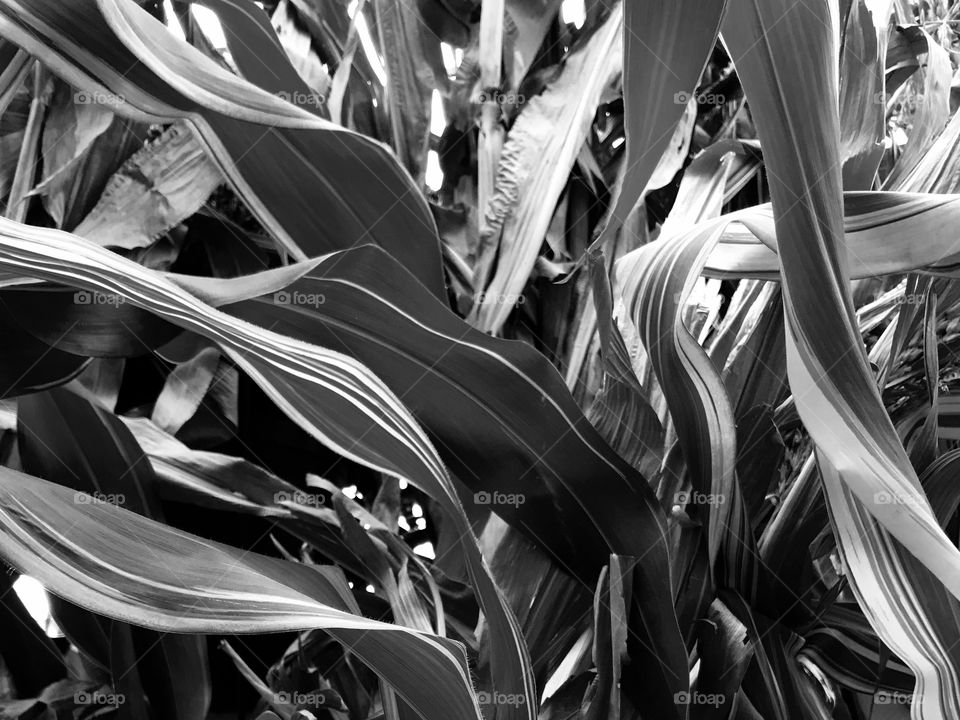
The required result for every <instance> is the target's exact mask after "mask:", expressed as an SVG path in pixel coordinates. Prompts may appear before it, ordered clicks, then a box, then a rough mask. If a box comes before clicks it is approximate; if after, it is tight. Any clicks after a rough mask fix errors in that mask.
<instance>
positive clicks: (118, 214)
mask: <svg viewBox="0 0 960 720" xmlns="http://www.w3.org/2000/svg"><path fill="white" fill-rule="evenodd" d="M221 182H223V176H222V175H221V174H220V170H219V169H218V168H217V166H216V164H214V162H213V161H212V160H211V159H210V157H209V156H208V155H207V154H206V152H205V151H204V149H203V146H202V145H201V144H200V143H199V142H198V141H197V140H196V138H195V137H194V135H193V133H192V132H191V131H190V128H189V127H185V126H182V125H172V126H170V128H168V129H167V130H166V131H164V133H163V135H161V136H160V137H159V138H157V139H156V140H154V141H153V142H151V143H150V145H148V146H147V147H145V148H143V149H142V150H140V151H139V152H138V153H137V154H136V155H134V156H133V157H131V158H130V159H129V160H127V162H126V163H124V165H123V167H121V168H120V169H119V170H118V171H117V172H116V173H114V175H113V176H112V177H111V178H110V181H109V182H108V183H107V186H106V188H105V190H104V193H103V195H102V196H101V197H100V201H99V202H98V203H97V205H96V206H95V207H94V208H93V210H91V211H90V213H89V214H88V215H87V216H86V217H85V218H84V219H83V221H82V222H81V223H80V224H79V225H78V226H77V227H76V228H75V229H74V230H73V232H74V233H76V234H77V235H80V236H82V237H85V238H88V239H90V240H92V241H94V242H95V243H97V244H98V245H103V246H104V247H117V248H125V249H132V248H139V247H146V246H148V245H150V244H151V243H152V242H153V241H154V240H156V239H157V238H158V237H160V235H162V234H163V233H165V232H167V231H168V230H170V229H171V228H173V227H175V226H176V225H177V224H178V223H180V222H181V221H183V220H185V219H186V218H187V217H189V216H190V215H192V214H193V213H194V212H196V211H197V210H198V209H199V208H200V206H201V205H203V203H204V202H206V200H207V198H208V197H209V196H210V193H212V192H213V191H214V189H216V187H217V186H218V185H219V184H220V183H221Z"/></svg>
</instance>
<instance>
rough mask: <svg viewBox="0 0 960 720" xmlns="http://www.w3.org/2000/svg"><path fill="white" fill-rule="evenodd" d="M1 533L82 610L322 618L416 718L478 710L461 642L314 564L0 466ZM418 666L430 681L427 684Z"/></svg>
mask: <svg viewBox="0 0 960 720" xmlns="http://www.w3.org/2000/svg"><path fill="white" fill-rule="evenodd" d="M65 527H69V528H71V531H70V534H69V536H67V535H64V534H63V532H62V528H65ZM0 533H2V535H3V537H4V542H3V543H2V544H0V554H2V555H3V557H4V559H6V560H7V561H8V562H11V563H13V564H14V565H16V566H17V567H19V568H21V569H23V570H24V571H25V572H27V573H29V574H30V575H31V576H33V577H36V578H37V579H38V580H40V582H42V583H43V584H44V585H45V587H47V588H48V589H50V590H51V591H52V592H54V593H56V594H58V595H61V596H63V597H66V598H69V599H70V600H71V601H73V602H76V603H77V604H78V605H81V606H83V607H86V608H88V609H90V610H96V611H97V612H100V613H104V614H106V615H108V616H110V617H113V618H115V619H118V620H123V621H125V622H131V623H136V624H140V625H143V626H145V627H150V628H152V629H154V630H158V631H160V632H174V633H182V632H193V633H225V634H233V633H259V632H271V631H272V632H276V631H281V630H300V629H304V628H322V629H324V630H326V631H327V632H328V633H330V634H331V635H332V636H333V637H335V638H337V639H338V640H339V641H340V642H342V643H343V644H344V645H346V646H348V647H350V649H351V651H352V652H353V653H355V654H356V655H357V656H358V657H360V658H361V659H362V660H363V661H364V662H365V663H367V664H368V665H369V666H370V667H371V668H372V669H373V670H374V671H375V672H377V673H378V674H379V675H381V676H382V677H384V678H386V679H388V680H389V681H390V683H391V684H392V685H393V686H394V687H395V688H397V690H398V692H400V694H401V695H402V696H403V697H404V699H405V700H406V701H407V702H409V703H410V704H411V706H413V707H414V708H415V709H416V711H417V712H418V713H419V714H420V716H421V717H423V718H426V719H428V720H429V719H430V718H437V719H438V720H439V718H451V717H457V718H461V717H462V718H477V719H478V720H479V718H480V712H479V708H478V707H477V704H476V700H475V699H474V698H473V696H472V693H471V683H470V677H469V673H468V668H467V663H466V656H465V655H464V654H463V650H462V648H460V647H458V646H457V645H456V644H454V643H452V642H450V641H446V640H443V639H441V638H437V637H435V636H431V635H427V634H423V633H417V632H415V631H412V630H408V629H406V628H403V627H401V626H398V625H389V624H386V623H381V622H377V621H374V620H368V619H366V618H363V617H360V616H358V615H353V614H350V613H348V612H344V611H342V610H338V609H336V605H338V604H339V601H338V600H337V599H336V598H337V597H338V595H337V594H336V592H335V591H334V590H333V589H332V587H331V585H330V580H328V579H327V578H326V577H325V575H324V574H322V573H321V572H318V571H317V570H316V569H314V568H310V567H307V566H304V565H300V564H298V563H291V562H287V561H284V560H275V559H273V558H269V557H266V556H263V555H257V554H255V553H251V552H241V551H239V550H236V549H235V548H231V547H229V546H227V545H221V544H219V543H215V542H212V541H209V540H202V539H200V538H198V537H196V536H193V535H190V534H188V533H184V532H181V531H179V530H174V529H173V528H170V527H168V526H166V525H163V524H160V523H157V522H154V521H152V520H149V519H147V518H144V517H142V516H139V515H136V514H134V513H131V512H129V511H127V510H124V509H122V508H119V507H116V506H114V505H111V504H109V503H103V504H101V503H89V504H79V505H78V504H75V503H74V502H73V491H71V490H67V489H66V488H62V487H59V486H56V485H53V484H51V483H47V482H44V481H42V480H38V479H37V478H33V477H30V476H28V475H23V474H22V473H17V472H15V471H13V470H10V469H8V468H3V469H2V470H0ZM145 548H150V551H146V550H145ZM424 672H428V673H429V674H430V675H431V676H432V677H434V678H435V679H436V682H435V683H431V684H430V685H429V686H427V685H425V684H424V683H423V682H422V673H424Z"/></svg>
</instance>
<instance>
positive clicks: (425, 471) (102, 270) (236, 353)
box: [0, 221, 659, 717]
mask: <svg viewBox="0 0 960 720" xmlns="http://www.w3.org/2000/svg"><path fill="white" fill-rule="evenodd" d="M0 240H2V241H0V269H3V270H7V271H11V272H17V273H25V274H27V275H34V276H37V277H39V278H41V279H46V280H51V281H60V282H68V283H71V284H75V285H80V286H83V287H84V288H86V289H87V290H88V291H89V292H98V293H103V292H111V293H114V295H115V297H122V298H124V299H125V301H126V302H125V303H124V304H126V303H127V302H128V303H129V304H130V305H131V306H135V307H139V308H141V309H145V310H148V311H149V312H150V313H152V314H154V315H156V316H157V317H158V318H163V319H165V320H167V321H169V322H171V323H174V324H177V325H179V326H181V327H184V328H189V329H191V330H192V331H194V332H196V333H198V334H199V335H202V336H204V337H206V338H207V339H209V340H213V341H214V342H216V343H217V344H218V345H219V346H220V347H221V349H222V350H223V351H224V352H225V353H226V354H227V355H228V356H229V357H230V358H231V359H232V360H233V361H234V363H236V365H237V366H238V367H240V368H241V369H242V370H244V371H245V372H246V373H247V374H248V375H250V376H251V377H252V378H253V380H254V381H255V382H256V383H257V384H258V385H259V386H260V387H261V389H263V390H264V392H265V393H266V394H267V396H268V397H269V398H270V399H271V400H272V401H273V402H274V403H276V404H277V406H278V407H279V408H280V409H281V410H282V411H283V412H284V413H285V414H286V415H287V416H288V417H290V418H291V419H292V420H293V421H294V422H296V423H297V424H299V425H300V426H301V427H302V428H303V429H304V430H305V431H306V432H308V433H309V434H310V435H311V436H312V437H313V438H315V439H316V440H318V441H320V442H322V443H323V444H325V445H326V446H328V447H329V448H331V449H332V450H334V451H335V452H337V453H339V454H341V455H343V456H344V457H347V458H350V459H352V460H355V461H357V462H360V463H361V464H364V465H366V466H368V467H371V468H374V469H376V470H380V471H382V472H385V473H388V474H390V475H393V476H396V477H401V478H406V479H408V480H410V481H411V482H413V483H415V484H417V485H418V486H419V487H420V488H421V489H423V490H424V491H425V492H427V493H428V494H429V495H431V496H432V497H433V498H434V499H436V500H437V501H438V502H439V503H441V505H442V507H443V508H444V510H445V512H446V513H447V516H448V517H449V518H450V519H451V521H452V522H453V523H454V527H455V528H456V531H457V538H458V542H459V544H460V547H461V549H462V550H463V552H464V557H465V559H466V562H467V568H468V570H469V572H470V579H471V581H472V584H473V587H474V589H475V591H476V594H477V599H478V601H479V603H480V605H481V607H482V608H483V611H484V614H485V616H486V618H487V621H488V622H489V623H490V627H491V651H492V654H493V657H495V658H496V660H495V662H494V663H493V666H492V669H493V672H494V675H495V686H496V687H497V689H498V692H504V693H507V694H512V695H515V696H520V695H522V696H523V697H528V698H529V697H534V696H535V691H534V689H533V687H532V677H531V674H530V665H529V658H528V657H527V654H526V650H525V647H524V645H523V643H522V637H521V633H520V629H519V627H518V626H517V622H516V618H515V617H514V616H513V615H512V613H511V612H510V610H509V608H508V607H507V606H506V602H505V600H504V598H503V597H502V595H501V594H500V592H499V591H498V589H497V587H496V585H495V584H494V583H493V581H492V579H491V577H490V575H489V570H488V568H487V567H486V565H485V563H484V561H483V558H482V556H481V555H480V551H479V547H478V545H477V541H476V537H475V535H474V534H473V530H472V529H471V527H470V524H469V521H468V519H467V516H466V514H465V513H464V510H463V506H462V504H461V502H460V499H459V497H458V495H457V491H456V488H455V486H454V485H453V482H452V481H451V479H450V477H449V476H448V475H447V472H446V469H445V467H444V465H443V463H442V461H441V460H440V458H439V456H438V455H437V453H436V451H435V450H434V448H433V445H432V444H431V443H430V441H429V440H428V438H427V436H426V435H425V433H424V432H423V430H422V429H421V428H420V426H419V425H418V424H417V422H416V420H415V419H414V418H413V416H412V415H411V414H410V412H409V411H408V410H407V409H406V407H405V406H404V405H403V404H402V403H401V401H400V400H399V399H398V398H397V396H396V395H395V394H394V393H393V392H391V391H390V390H389V389H388V387H387V386H386V385H384V384H383V382H382V381H380V380H379V379H378V378H377V377H376V376H375V375H374V374H373V373H372V372H371V371H370V370H369V369H368V368H367V367H366V366H365V365H363V364H362V363H360V362H358V361H356V360H354V359H353V358H351V357H348V356H347V355H344V354H342V353H340V352H337V351H333V350H327V349H325V348H322V347H319V346H316V345H311V344H308V343H306V342H304V341H303V340H298V339H294V338H291V337H288V336H284V335H280V334H277V333H276V332H272V331H269V330H264V329H262V328H261V327H257V326H255V325H252V324H250V323H248V322H245V321H242V320H238V319H236V318H234V317H231V316H229V315H226V314H225V313H222V312H220V311H217V310H215V309H213V308H211V307H210V306H208V305H205V304H204V303H203V302H201V301H200V300H198V299H197V298H196V297H194V296H193V295H190V294H189V293H188V292H186V291H184V290H182V289H180V288H179V287H177V286H176V285H175V284H173V283H172V282H171V281H170V280H168V279H166V278H165V277H163V276H162V275H160V274H158V273H156V272H155V271H151V270H149V269H147V268H144V267H142V266H140V265H137V264H136V263H133V262H131V261H129V260H126V259H125V258H122V257H120V256H118V255H115V254H113V253H110V252H108V251H106V250H104V249H102V248H99V247H97V246H95V245H93V244H91V243H89V242H87V241H85V240H83V239H82V238H79V237H77V236H75V235H70V234H68V233H63V232H59V231H55V230H48V229H41V228H35V227H29V226H26V225H20V224H19V223H14V222H10V221H0ZM53 258H56V261H55V262H51V260H52V259H53ZM220 282H221V283H223V282H228V281H220ZM315 299H316V298H315ZM653 517H654V518H656V516H655V515H654V516H653ZM658 529H659V526H658V525H657V524H656V520H654V521H653V522H652V523H650V524H649V525H647V526H646V527H644V528H643V529H642V531H641V532H642V533H644V534H646V535H647V537H649V536H650V534H653V537H654V538H656V537H657V530H658ZM653 544H654V543H653V542H651V541H648V542H647V543H646V544H645V547H646V548H648V549H649V547H650V546H651V545H653ZM654 560H656V558H654ZM532 706H533V703H525V704H523V705H515V706H513V710H512V713H511V714H515V715H516V716H517V717H521V716H522V717H526V716H527V715H528V714H529V713H530V712H532V710H531V708H532Z"/></svg>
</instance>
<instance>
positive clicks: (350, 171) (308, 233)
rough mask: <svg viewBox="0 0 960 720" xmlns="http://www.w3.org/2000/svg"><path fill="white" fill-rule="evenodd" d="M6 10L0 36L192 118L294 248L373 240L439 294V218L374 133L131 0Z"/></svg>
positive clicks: (69, 70)
mask: <svg viewBox="0 0 960 720" xmlns="http://www.w3.org/2000/svg"><path fill="white" fill-rule="evenodd" d="M0 17H2V18H3V19H4V22H3V24H2V27H3V29H2V34H3V36H4V37H6V38H7V39H9V40H11V41H13V42H15V43H18V44H20V45H21V46H22V47H24V48H25V49H27V50H28V51H30V52H34V53H37V54H42V55H43V56H44V58H45V59H46V62H47V63H49V65H50V67H51V68H52V69H53V70H54V71H55V72H57V73H59V74H61V75H62V76H64V77H65V78H66V79H67V80H69V81H70V82H71V84H73V85H75V86H77V87H79V88H80V89H81V90H83V91H86V92H88V93H91V95H92V96H96V97H107V98H110V101H111V108H112V109H113V110H114V111H115V112H118V113H121V114H125V115H128V116H131V117H135V118H137V119H141V120H143V119H148V120H151V121H170V120H174V119H182V120H185V121H187V122H189V123H190V124H191V125H192V126H193V128H194V129H195V130H196V131H197V132H198V135H199V136H200V138H201V139H202V141H203V143H204V145H205V147H206V148H207V149H208V150H209V151H210V152H211V153H212V156H213V157H214V159H215V160H216V161H217V164H218V166H219V167H220V170H221V171H222V172H223V173H224V175H225V176H226V177H227V179H228V180H229V181H230V183H231V184H232V185H233V187H234V188H235V189H236V190H237V192H238V193H239V194H240V195H241V197H243V199H244V201H245V202H246V204H247V205H248V207H250V209H251V210H252V211H253V212H254V214H255V215H256V216H257V217H258V219H259V220H260V221H261V222H262V223H263V225H264V226H265V227H266V228H267V229H268V230H269V231H270V232H271V233H272V234H273V236H274V238H275V239H276V240H277V242H278V243H279V244H280V246H281V247H282V248H283V249H285V250H286V251H287V252H289V253H290V254H291V255H293V256H294V257H297V258H301V259H302V258H305V257H307V256H311V255H318V254H321V253H323V252H328V251H330V250H335V249H342V248H345V247H351V246H353V245H355V244H357V243H365V242H375V243H378V244H380V245H382V246H383V247H385V248H388V249H389V250H390V251H391V252H392V253H393V254H394V255H395V256H396V257H397V258H399V259H401V261H402V262H404V264H405V266H406V267H408V268H409V269H411V271H412V272H413V273H414V274H415V275H416V276H417V277H418V278H420V280H421V281H422V282H424V283H425V284H427V285H428V287H430V288H431V289H433V291H434V292H435V293H437V295H440V294H441V289H442V283H441V276H440V255H439V252H438V241H437V236H436V227H435V225H434V222H433V218H432V216H431V215H430V212H429V209H428V207H427V204H426V201H425V200H424V199H423V196H422V195H421V194H420V193H419V191H418V189H417V187H416V186H415V185H414V184H413V182H412V181H411V179H410V177H409V175H408V174H407V173H406V172H405V171H404V170H403V168H402V167H400V166H399V165H398V164H397V163H396V161H395V159H394V158H393V157H392V156H391V154H390V153H389V151H388V150H387V149H386V148H384V147H383V146H381V145H380V144H379V143H377V142H375V141H373V140H370V139H369V138H366V137H364V136H361V135H358V134H356V133H352V132H349V131H347V130H344V129H343V128H341V127H339V126H336V125H333V124H332V123H330V122H327V121H325V120H323V119H321V118H319V117H317V116H316V115H314V114H312V113H310V112H308V111H306V110H303V109H301V108H298V107H296V106H294V105H293V104H291V103H288V102H286V101H284V100H283V99H281V98H278V97H276V96H275V95H271V94H269V93H268V92H267V91H264V90H261V89H260V88H258V87H257V86H255V85H253V84H251V83H249V82H247V81H245V80H242V79H241V78H238V77H236V76H234V75H231V74H230V73H228V72H227V71H225V70H223V69H222V68H221V67H219V66H217V65H216V64H215V63H213V61H211V60H210V59H209V58H207V57H206V56H204V55H203V54H202V53H201V52H200V51H198V50H196V49H195V48H192V47H190V46H188V45H187V44H186V43H184V42H183V41H181V40H178V39H177V38H176V37H174V36H173V35H172V34H171V33H169V32H167V31H166V29H165V28H163V27H162V25H161V24H160V23H159V22H158V21H156V20H155V19H154V18H153V17H151V16H150V15H149V14H148V13H147V12H145V11H144V10H142V9H140V8H139V7H138V6H137V5H136V4H135V3H133V2H130V0H80V2H76V3H69V4H63V3H59V2H53V1H52V0H50V1H48V0H41V2H32V3H30V5H29V7H25V6H21V4H20V3H18V2H14V1H13V0H10V2H6V3H4V4H2V5H0ZM88 68H96V72H95V73H91V72H90V71H89V70H88ZM318 205H322V207H323V208H324V209H325V212H323V213H322V214H321V213H317V212H315V208H316V207H318Z"/></svg>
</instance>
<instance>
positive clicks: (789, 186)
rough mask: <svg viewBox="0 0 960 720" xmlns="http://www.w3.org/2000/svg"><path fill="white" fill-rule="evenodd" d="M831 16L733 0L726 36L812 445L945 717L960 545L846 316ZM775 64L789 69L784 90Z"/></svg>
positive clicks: (952, 672)
mask: <svg viewBox="0 0 960 720" xmlns="http://www.w3.org/2000/svg"><path fill="white" fill-rule="evenodd" d="M835 23H836V17H835V16H834V15H833V14H832V13H831V8H830V7H829V6H828V4H827V3H817V4H816V5H815V6H814V7H813V8H811V7H809V6H804V7H803V8H798V7H793V8H791V7H789V5H788V3H787V2H779V1H778V2H767V3H764V4H763V5H762V6H761V5H759V4H757V3H753V2H750V0H733V2H732V4H731V12H730V14H728V17H727V22H726V23H725V25H724V37H725V39H726V40H727V42H728V44H729V45H730V47H731V50H732V53H733V56H734V60H735V62H736V63H737V68H738V71H739V73H740V76H741V79H742V80H743V83H744V87H745V90H746V92H747V96H748V98H749V99H750V103H751V109H752V112H753V116H754V118H755V120H756V122H757V127H758V130H759V133H760V136H761V141H762V142H763V143H764V161H765V162H766V163H767V166H768V167H769V168H770V187H771V196H772V198H773V206H774V216H775V223H776V226H777V229H778V232H779V234H780V238H779V239H780V241H781V242H780V243H779V244H778V252H779V259H780V265H781V270H782V273H783V281H784V298H785V300H784V310H785V313H786V319H787V323H786V325H787V359H788V371H789V375H790V385H791V388H792V390H793V392H794V393H795V395H796V397H797V409H798V411H799V412H800V415H801V417H802V418H803V419H804V421H805V425H806V428H807V430H808V431H809V433H810V435H811V437H812V438H813V440H814V442H815V444H816V446H817V460H818V464H819V466H820V470H821V473H822V477H823V485H824V488H825V492H826V496H827V505H828V508H829V511H830V516H831V522H832V526H833V530H834V533H835V534H836V536H837V541H838V546H839V548H840V549H841V553H842V555H843V558H844V562H845V566H846V568H847V570H848V573H849V575H848V577H849V578H850V580H851V585H852V587H853V590H854V592H855V594H856V596H857V598H858V601H859V604H860V606H861V608H862V610H863V611H864V613H865V614H866V615H867V617H868V618H869V620H870V622H871V625H873V627H874V629H875V630H876V632H877V634H878V635H880V636H881V637H882V638H883V639H884V640H885V641H886V642H887V644H888V645H889V646H890V648H891V649H892V650H893V651H894V652H896V653H897V654H898V655H899V656H901V657H902V658H903V659H904V661H905V662H907V663H908V664H909V665H910V666H911V669H912V670H913V671H914V673H915V675H916V676H917V678H918V682H917V687H916V694H915V700H914V704H913V711H912V712H913V713H914V717H916V718H928V717H929V718H941V717H949V716H951V715H955V714H957V708H958V707H960V688H958V686H957V682H956V679H957V667H958V660H960V656H958V655H957V652H956V648H952V649H951V647H950V644H951V643H952V640H947V638H948V637H951V636H953V637H955V627H956V616H957V613H956V608H957V598H960V585H958V583H956V582H953V579H954V578H960V573H958V572H957V569H958V568H960V551H958V550H957V548H956V547H955V546H954V545H953V543H952V542H951V541H950V540H949V539H948V538H947V536H946V535H945V534H944V533H943V531H942V530H941V529H940V527H939V525H938V523H937V522H936V518H935V516H934V514H933V512H932V510H931V508H930V505H929V502H928V501H927V499H926V497H925V496H924V494H923V492H922V490H921V489H920V486H919V482H918V480H917V477H916V475H915V473H914V472H913V469H912V468H911V467H910V463H909V460H908V459H907V456H906V453H905V452H904V449H903V446H902V445H901V444H900V442H899V439H898V438H897V436H896V433H895V431H894V428H893V425H892V424H891V422H890V419H889V417H888V415H887V413H886V411H885V410H884V408H883V404H882V402H881V399H880V396H879V393H878V392H877V388H876V385H875V381H874V377H873V373H872V372H871V370H870V367H869V365H868V364H867V356H866V352H865V351H864V348H863V345H862V341H861V339H860V335H859V332H858V329H857V327H856V324H855V319H854V313H853V303H852V299H851V295H850V290H849V285H848V280H849V277H850V275H849V271H848V267H849V260H848V258H847V257H846V256H845V253H843V248H844V245H843V230H844V228H843V205H842V194H841V192H842V187H841V178H840V172H839V169H838V168H839V157H840V156H839V144H840V143H839V137H840V130H839V118H838V115H837V114H836V113H834V112H830V111H826V112H820V110H823V109H824V108H834V107H836V106H837V72H836V67H837V47H836V44H835V42H836V25H835ZM801 37H802V38H803V40H802V42H800V41H799V38H801ZM797 67H800V68H802V72H794V70H795V69H796V68H797ZM784 73H787V74H789V75H790V76H792V77H793V78H794V79H795V82H794V83H792V84H791V86H790V89H789V92H787V93H784V92H782V91H781V90H782V88H781V85H780V82H781V79H782V78H783V77H784ZM814 108H817V110H814ZM784 128H787V129H788V130H789V131H788V132H784ZM800 195H802V196H803V198H804V200H803V201H802V202H796V198H797V197H798V196H800ZM884 493H886V495H884ZM885 498H889V499H890V500H889V502H885Z"/></svg>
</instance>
